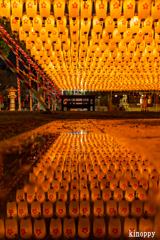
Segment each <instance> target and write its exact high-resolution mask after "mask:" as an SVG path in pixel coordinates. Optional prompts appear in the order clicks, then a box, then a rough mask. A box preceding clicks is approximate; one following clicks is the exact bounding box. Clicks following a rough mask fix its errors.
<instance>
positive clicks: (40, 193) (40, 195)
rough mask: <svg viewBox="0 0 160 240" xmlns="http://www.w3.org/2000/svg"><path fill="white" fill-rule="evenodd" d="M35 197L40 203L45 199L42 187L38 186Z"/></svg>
mask: <svg viewBox="0 0 160 240" xmlns="http://www.w3.org/2000/svg"><path fill="white" fill-rule="evenodd" d="M36 198H37V200H38V202H40V203H43V202H44V201H45V192H44V190H43V188H38V190H37V194H36Z"/></svg>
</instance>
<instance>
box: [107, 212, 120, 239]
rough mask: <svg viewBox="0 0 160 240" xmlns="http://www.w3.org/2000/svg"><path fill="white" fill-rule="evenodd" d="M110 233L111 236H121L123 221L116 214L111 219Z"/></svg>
mask: <svg viewBox="0 0 160 240" xmlns="http://www.w3.org/2000/svg"><path fill="white" fill-rule="evenodd" d="M108 234H109V236H110V237H111V238H119V237H120V236H121V221H120V219H119V218H117V217H116V216H115V217H111V218H110V219H109V224H108Z"/></svg>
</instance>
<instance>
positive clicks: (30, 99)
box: [29, 63, 32, 111]
mask: <svg viewBox="0 0 160 240" xmlns="http://www.w3.org/2000/svg"><path fill="white" fill-rule="evenodd" d="M29 69H30V63H29ZM31 84H32V82H31V77H30V72H29V85H30V86H32V85H31ZM29 101H30V111H32V94H31V92H30V93H29Z"/></svg>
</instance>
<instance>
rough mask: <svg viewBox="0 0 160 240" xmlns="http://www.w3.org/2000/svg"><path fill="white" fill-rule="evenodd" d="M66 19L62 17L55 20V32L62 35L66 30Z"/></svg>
mask: <svg viewBox="0 0 160 240" xmlns="http://www.w3.org/2000/svg"><path fill="white" fill-rule="evenodd" d="M66 23H67V22H66V17H62V18H61V19H60V20H57V30H58V32H59V33H60V34H62V33H63V32H64V31H65V29H66Z"/></svg>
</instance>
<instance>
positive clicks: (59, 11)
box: [54, 0, 65, 20]
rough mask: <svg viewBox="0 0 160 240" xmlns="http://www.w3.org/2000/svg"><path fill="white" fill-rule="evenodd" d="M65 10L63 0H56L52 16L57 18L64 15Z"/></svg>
mask: <svg viewBox="0 0 160 240" xmlns="http://www.w3.org/2000/svg"><path fill="white" fill-rule="evenodd" d="M64 12H65V1H64V0H56V1H55V2H54V16H55V18H58V19H59V20H60V19H61V18H62V17H64Z"/></svg>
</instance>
